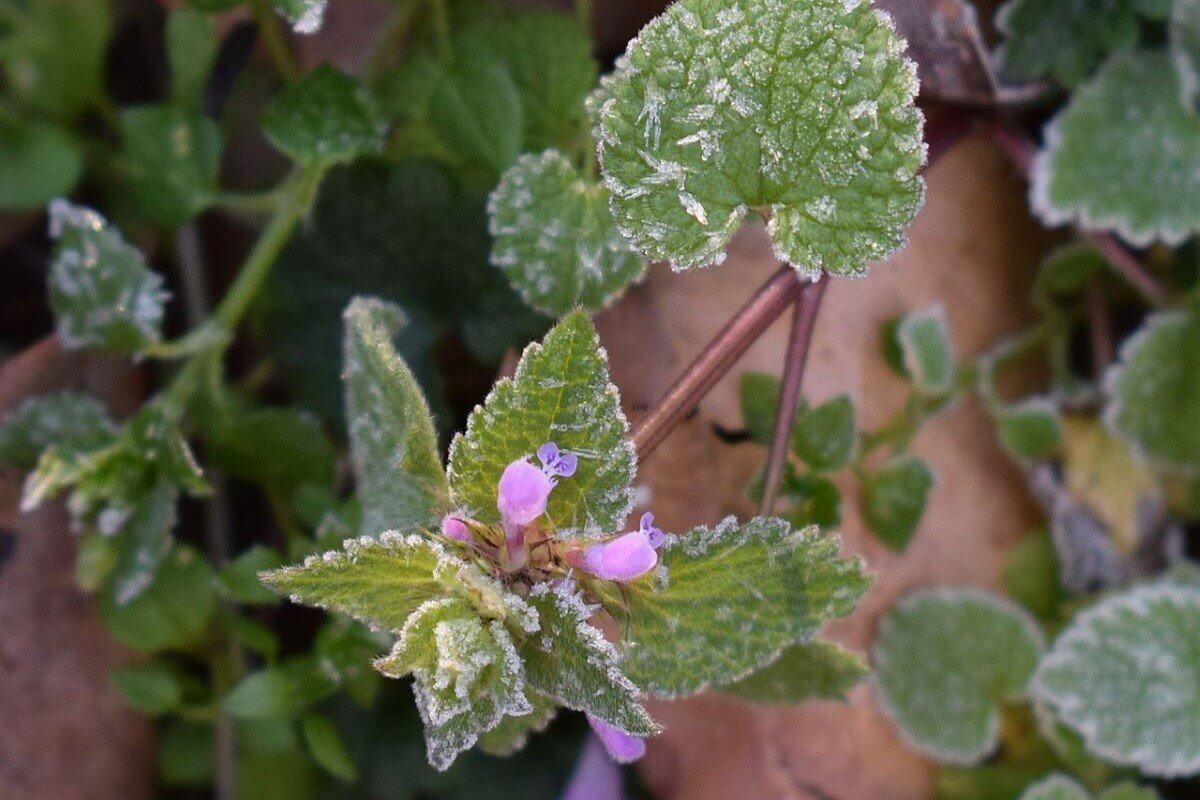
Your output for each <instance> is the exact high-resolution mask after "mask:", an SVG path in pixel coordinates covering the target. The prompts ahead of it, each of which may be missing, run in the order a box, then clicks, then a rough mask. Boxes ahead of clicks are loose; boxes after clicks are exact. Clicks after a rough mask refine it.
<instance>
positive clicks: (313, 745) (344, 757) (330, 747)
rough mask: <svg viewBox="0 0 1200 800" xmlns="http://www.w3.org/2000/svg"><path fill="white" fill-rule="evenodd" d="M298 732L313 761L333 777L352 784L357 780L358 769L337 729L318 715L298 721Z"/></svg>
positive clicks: (310, 715)
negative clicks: (302, 737)
mask: <svg viewBox="0 0 1200 800" xmlns="http://www.w3.org/2000/svg"><path fill="white" fill-rule="evenodd" d="M300 732H301V734H302V735H303V736H304V744H305V745H306V746H307V747H308V752H309V755H311V756H312V757H313V761H316V762H317V764H319V765H320V766H321V768H322V769H324V770H325V771H326V772H328V773H329V774H330V775H332V776H333V777H335V778H337V779H339V780H342V781H346V782H348V783H352V782H354V781H357V780H358V768H357V767H356V766H355V765H354V760H353V759H352V758H351V757H350V753H349V751H347V750H346V745H345V743H344V742H343V741H342V735H341V734H340V733H338V729H337V727H336V726H335V725H334V724H333V723H332V722H330V721H329V720H328V719H327V718H326V717H323V716H321V715H320V714H309V715H307V716H305V717H304V719H302V720H300Z"/></svg>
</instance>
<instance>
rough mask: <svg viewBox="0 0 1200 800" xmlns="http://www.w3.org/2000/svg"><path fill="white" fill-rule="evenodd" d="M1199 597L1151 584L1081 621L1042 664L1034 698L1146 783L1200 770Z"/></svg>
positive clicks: (1193, 592) (1199, 593) (1089, 745)
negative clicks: (1136, 771) (1143, 775)
mask: <svg viewBox="0 0 1200 800" xmlns="http://www.w3.org/2000/svg"><path fill="white" fill-rule="evenodd" d="M1198 651H1200V590H1198V589H1196V588H1193V587H1184V586H1180V585H1178V584H1172V583H1163V584H1159V585H1145V586H1140V587H1138V588H1135V589H1133V590H1130V591H1127V592H1124V593H1121V594H1117V595H1111V596H1109V597H1107V598H1105V599H1103V600H1101V601H1100V602H1099V603H1098V604H1097V605H1095V606H1093V607H1092V608H1089V609H1087V610H1086V611H1084V612H1083V613H1081V614H1079V615H1078V616H1077V617H1076V618H1075V619H1074V621H1073V622H1072V623H1071V625H1070V626H1069V627H1068V628H1067V629H1066V630H1065V631H1064V632H1063V633H1062V634H1061V635H1060V636H1059V637H1058V639H1057V640H1056V641H1055V643H1054V647H1053V648H1052V649H1051V651H1050V653H1049V654H1048V655H1047V656H1046V657H1045V658H1044V659H1043V660H1042V663H1041V664H1040V665H1039V667H1038V672H1037V676H1036V678H1035V680H1034V685H1033V692H1034V695H1035V696H1036V698H1037V699H1038V700H1039V701H1041V702H1043V703H1046V704H1047V705H1048V706H1049V707H1050V709H1051V710H1053V712H1054V714H1055V715H1056V716H1057V718H1058V719H1059V720H1061V721H1062V722H1063V723H1065V724H1066V725H1067V726H1068V727H1070V728H1071V729H1072V730H1074V731H1076V732H1077V733H1079V734H1080V735H1081V736H1082V737H1083V739H1084V741H1085V742H1086V744H1087V748H1088V750H1089V751H1090V752H1091V753H1094V754H1096V755H1099V756H1101V757H1102V758H1104V759H1106V760H1108V761H1111V762H1113V763H1116V764H1124V765H1129V766H1136V767H1138V768H1139V769H1140V770H1141V771H1142V772H1144V773H1146V774H1147V775H1154V776H1159V777H1178V776H1184V775H1191V774H1194V773H1196V772H1197V771H1200V662H1198V661H1197V659H1196V653H1197V652H1198Z"/></svg>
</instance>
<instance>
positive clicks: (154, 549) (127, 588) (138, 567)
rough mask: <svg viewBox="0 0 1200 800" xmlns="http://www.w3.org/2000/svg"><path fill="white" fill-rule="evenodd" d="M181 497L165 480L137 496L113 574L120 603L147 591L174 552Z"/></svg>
mask: <svg viewBox="0 0 1200 800" xmlns="http://www.w3.org/2000/svg"><path fill="white" fill-rule="evenodd" d="M178 499H179V490H178V489H177V488H176V486H175V484H173V483H171V482H170V481H169V480H166V479H162V480H159V481H158V482H157V483H156V484H154V486H153V487H152V488H151V489H150V491H149V492H147V493H146V494H145V496H143V497H140V498H138V499H137V501H136V504H135V505H134V507H133V509H132V510H131V512H130V515H129V520H128V521H127V522H125V524H124V525H123V526H122V528H121V537H120V550H119V555H118V557H117V563H116V566H115V568H114V570H113V573H112V579H111V580H112V595H113V600H114V602H116V604H117V605H118V606H123V605H127V604H128V603H129V602H130V601H131V600H133V599H134V598H135V597H137V596H138V595H140V594H141V593H142V592H144V591H146V589H147V588H148V587H149V586H150V585H151V583H152V582H153V581H154V576H155V575H156V574H157V572H158V568H159V567H160V566H161V565H162V563H163V560H164V559H166V557H167V554H168V553H170V552H171V542H172V539H171V530H172V529H173V528H174V527H175V519H176V517H175V503H176V501H177V500H178ZM101 532H102V533H103V531H101Z"/></svg>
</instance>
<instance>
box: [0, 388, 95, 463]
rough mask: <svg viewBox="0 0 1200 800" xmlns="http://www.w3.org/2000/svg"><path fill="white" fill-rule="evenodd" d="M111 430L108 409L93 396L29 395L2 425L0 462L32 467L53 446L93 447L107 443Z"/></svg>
mask: <svg viewBox="0 0 1200 800" xmlns="http://www.w3.org/2000/svg"><path fill="white" fill-rule="evenodd" d="M112 433H113V424H112V420H111V419H110V418H109V416H108V411H106V410H105V408H104V406H103V405H101V404H100V401H99V400H97V399H96V398H94V397H91V396H90V395H85V394H77V393H75V392H59V393H57V394H46V395H41V396H38V397H30V398H28V399H26V400H24V401H22V402H21V404H20V405H19V406H17V407H16V408H15V409H14V410H13V412H12V413H11V414H9V415H8V416H7V417H5V418H4V422H3V424H0V462H3V463H5V464H7V465H9V466H10V467H16V468H18V469H30V468H32V467H33V466H34V465H36V464H37V461H38V456H40V455H41V454H42V452H43V451H44V450H45V449H46V448H47V447H50V446H51V445H59V446H60V447H64V448H66V449H68V450H73V451H79V450H90V449H91V448H93V447H98V446H100V445H102V444H104V443H105V442H106V441H107V440H108V439H109V438H111V436H112Z"/></svg>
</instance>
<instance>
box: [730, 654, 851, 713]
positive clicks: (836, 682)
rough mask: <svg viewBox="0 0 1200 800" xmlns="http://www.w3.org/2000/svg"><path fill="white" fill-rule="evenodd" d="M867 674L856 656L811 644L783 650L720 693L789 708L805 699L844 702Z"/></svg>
mask: <svg viewBox="0 0 1200 800" xmlns="http://www.w3.org/2000/svg"><path fill="white" fill-rule="evenodd" d="M866 675H867V665H866V664H865V663H863V660H862V657H861V656H859V655H858V654H857V653H852V652H850V651H849V650H844V649H843V648H841V647H839V646H838V645H836V644H833V643H831V642H823V641H819V640H818V641H814V642H808V643H806V644H798V645H794V646H792V647H789V648H788V649H787V650H784V651H783V653H782V654H781V655H780V656H779V658H777V659H776V660H775V661H774V662H772V663H771V664H769V665H768V666H766V667H764V668H763V669H760V670H758V671H757V672H755V673H753V674H751V675H749V676H748V677H745V678H742V679H741V680H740V681H738V682H736V683H732V684H730V685H728V686H724V687H722V688H721V691H723V692H727V693H729V694H732V695H736V696H737V697H740V698H742V699H744V700H751V701H753V702H755V703H772V704H776V705H784V704H786V705H791V704H794V703H803V702H804V701H806V700H845V699H846V692H848V691H850V688H851V687H852V686H854V684H856V683H858V682H859V681H861V680H862V679H863V678H865V677H866Z"/></svg>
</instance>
